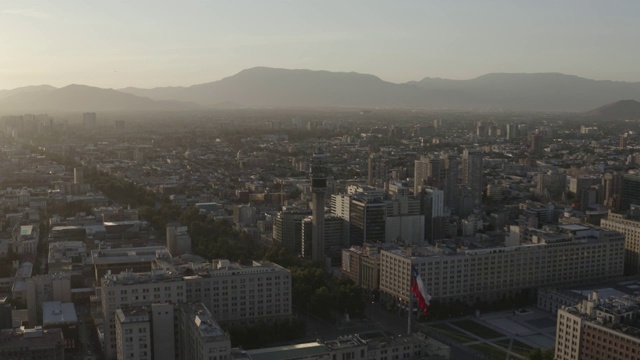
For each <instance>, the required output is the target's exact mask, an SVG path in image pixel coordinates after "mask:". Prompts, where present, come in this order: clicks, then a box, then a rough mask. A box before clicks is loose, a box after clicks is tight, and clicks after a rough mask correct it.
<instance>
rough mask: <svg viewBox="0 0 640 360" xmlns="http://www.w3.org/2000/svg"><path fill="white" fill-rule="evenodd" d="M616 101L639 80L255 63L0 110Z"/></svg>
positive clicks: (35, 90) (500, 106) (65, 91)
mask: <svg viewBox="0 0 640 360" xmlns="http://www.w3.org/2000/svg"><path fill="white" fill-rule="evenodd" d="M620 99H640V83H637V82H635V83H634V82H620V81H606V80H605V81H603V80H590V79H585V78H581V77H578V76H574V75H564V74H559V73H535V74H524V73H515V74H509V73H494V74H486V75H482V76H479V77H477V78H475V79H470V80H448V79H439V78H429V77H427V78H424V79H422V80H420V81H412V82H408V83H404V84H396V83H391V82H387V81H384V80H382V79H380V78H378V77H376V76H374V75H369V74H360V73H355V72H330V71H316V70H289V69H277V68H267V67H256V68H251V69H246V70H243V71H241V72H239V73H237V74H235V75H232V76H229V77H226V78H223V79H221V80H218V81H213V82H208V83H202V84H197V85H192V86H188V87H180V86H176V87H159V88H153V89H141V88H134V87H128V88H124V89H119V90H113V89H99V88H95V87H90V86H84V87H82V86H81V85H72V86H71V87H64V88H60V89H56V88H53V87H50V86H47V85H43V86H38V87H25V88H20V89H14V90H3V91H0V111H2V110H6V109H25V110H28V109H33V108H34V107H36V108H37V109H38V110H47V109H54V110H67V111H76V110H80V111H89V110H91V111H126V110H169V109H174V110H181V109H188V108H196V107H198V106H200V107H205V108H217V107H227V108H228V107H251V108H286V107H354V108H363V107H364V108H377V107H380V108H415V109H448V110H495V111H500V110H508V111H567V112H585V111H588V110H590V109H593V108H594V107H596V106H598V105H600V104H607V103H612V102H615V101H618V100H620ZM31 111H35V110H31Z"/></svg>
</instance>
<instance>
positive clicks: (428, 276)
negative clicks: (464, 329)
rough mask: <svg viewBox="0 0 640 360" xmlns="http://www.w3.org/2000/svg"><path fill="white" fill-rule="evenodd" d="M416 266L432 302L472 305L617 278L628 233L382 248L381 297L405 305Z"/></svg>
mask: <svg viewBox="0 0 640 360" xmlns="http://www.w3.org/2000/svg"><path fill="white" fill-rule="evenodd" d="M412 265H413V266H416V267H417V268H418V270H419V271H420V274H421V276H422V279H423V281H424V283H425V286H426V288H427V290H428V292H429V294H430V295H431V296H432V297H433V299H438V300H441V301H454V300H462V301H465V302H468V303H473V302H475V301H476V300H478V299H480V300H492V299H495V298H498V297H500V296H503V295H514V294H516V293H518V292H520V291H522V290H525V289H534V288H538V287H548V286H571V285H579V284H589V283H597V282H604V281H611V280H614V279H617V278H619V277H621V276H622V275H623V267H624V235H622V234H620V233H618V232H615V231H610V230H605V229H601V228H597V227H593V226H588V225H578V224H573V225H561V226H555V227H551V226H547V227H545V228H543V229H542V230H536V231H535V234H534V235H533V236H532V242H531V243H526V244H521V245H517V246H505V247H496V248H485V249H475V250H464V249H449V248H444V249H442V248H434V247H431V246H425V247H413V248H406V249H403V250H383V251H382V252H381V259H380V291H381V295H382V296H383V297H386V298H387V299H393V300H400V301H401V302H404V303H406V302H407V299H408V298H409V288H410V282H411V270H410V269H411V266H412Z"/></svg>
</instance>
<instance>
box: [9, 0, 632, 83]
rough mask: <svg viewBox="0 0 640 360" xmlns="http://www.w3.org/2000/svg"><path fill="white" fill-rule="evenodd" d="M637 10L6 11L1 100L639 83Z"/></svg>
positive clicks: (112, 5) (621, 6) (334, 6)
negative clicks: (219, 87)
mask: <svg viewBox="0 0 640 360" xmlns="http://www.w3.org/2000/svg"><path fill="white" fill-rule="evenodd" d="M639 11H640V4H638V3H637V2H634V1H614V2H602V1H562V2H553V1H535V2H532V1H516V2H513V1H482V2H478V1H454V2H435V1H433V2H432V1H400V2H392V1H387V2H381V1H374V2H371V1H211V2H195V1H194V2H170V1H135V2H107V1H105V2H85V1H67V0H63V1H56V2H40V1H6V0H5V1H2V2H0V54H2V55H0V89H11V88H15V87H20V86H27V85H39V84H49V85H53V86H57V87H60V86H65V85H68V84H85V85H91V86H97V87H104V88H123V87H128V86H135V87H145V88H149V87H156V86H176V85H180V86H188V85H193V84H199V83H204V82H209V81H214V80H218V79H221V78H223V77H226V76H231V75H233V74H235V73H237V72H239V71H241V70H243V69H246V68H252V67H256V66H268V67H276V68H288V69H314V70H329V71H343V72H351V71H355V72H359V73H368V74H373V75H376V76H379V77H380V78H381V79H383V80H385V81H390V82H395V83H403V82H407V81H412V80H415V81H417V80H421V79H422V78H424V77H427V76H429V77H441V78H449V79H471V78H475V77H477V76H480V75H484V74H486V73H494V72H524V73H535V72H560V73H565V74H572V75H578V76H581V77H586V78H590V79H597V80H618V81H640V72H639V70H638V68H637V66H636V65H637V61H638V59H640V50H639V49H638V48H637V47H636V46H632V44H634V43H635V42H636V41H637V39H636V35H637V23H636V21H637V19H636V17H635V15H636V14H637V13H638V12H639Z"/></svg>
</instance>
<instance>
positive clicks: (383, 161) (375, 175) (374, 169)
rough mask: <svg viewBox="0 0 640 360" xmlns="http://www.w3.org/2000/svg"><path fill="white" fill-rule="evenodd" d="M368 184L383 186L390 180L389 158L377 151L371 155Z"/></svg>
mask: <svg viewBox="0 0 640 360" xmlns="http://www.w3.org/2000/svg"><path fill="white" fill-rule="evenodd" d="M368 165H369V166H368V170H369V171H368V178H367V185H369V186H374V187H378V188H383V187H384V183H385V182H387V181H388V180H389V158H388V157H387V156H386V155H383V154H380V153H377V154H371V155H369V163H368Z"/></svg>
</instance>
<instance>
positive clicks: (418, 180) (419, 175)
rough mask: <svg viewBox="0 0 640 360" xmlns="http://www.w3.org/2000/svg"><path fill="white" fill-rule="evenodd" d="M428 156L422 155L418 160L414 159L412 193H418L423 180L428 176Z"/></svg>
mask: <svg viewBox="0 0 640 360" xmlns="http://www.w3.org/2000/svg"><path fill="white" fill-rule="evenodd" d="M428 167H429V157H428V156H426V155H422V156H421V157H420V159H419V160H415V161H414V166H413V194H414V195H418V194H419V193H420V189H422V186H423V182H424V181H425V180H427V178H428V177H429V173H428V171H429V170H428Z"/></svg>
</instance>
